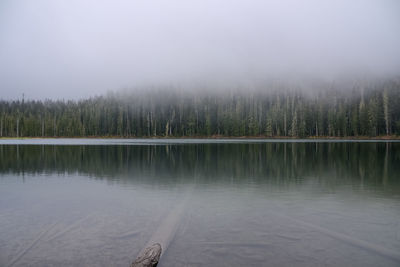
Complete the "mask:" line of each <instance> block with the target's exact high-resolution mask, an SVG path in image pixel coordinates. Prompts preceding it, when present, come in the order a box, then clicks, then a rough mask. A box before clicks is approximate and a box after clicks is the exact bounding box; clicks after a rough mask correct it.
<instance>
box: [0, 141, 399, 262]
mask: <svg viewBox="0 0 400 267" xmlns="http://www.w3.org/2000/svg"><path fill="white" fill-rule="evenodd" d="M157 238H159V239H162V240H163V242H164V243H165V244H167V247H166V250H164V251H163V255H162V257H161V261H160V264H159V266H161V267H163V266H400V143H399V142H386V141H365V142H364V141H323V140H261V139H254V140H240V139H213V140H207V139H198V140H196V139H101V140H100V139H32V140H29V139H21V140H12V139H9V140H0V266H129V264H130V263H131V262H132V261H133V260H134V259H135V258H136V256H137V255H138V253H139V252H140V251H141V250H142V249H143V248H144V247H145V246H146V245H147V244H148V243H149V240H153V239H157Z"/></svg>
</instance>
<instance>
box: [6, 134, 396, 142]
mask: <svg viewBox="0 0 400 267" xmlns="http://www.w3.org/2000/svg"><path fill="white" fill-rule="evenodd" d="M27 139H121V140H124V139H140V140H152V139H160V140H163V139H177V140H178V139H204V140H207V139H210V140H218V139H236V140H254V139H263V140H265V139H270V140H282V139H283V140H355V141H357V140H371V141H373V140H388V141H390V140H400V136H396V135H390V136H386V135H385V136H374V137H369V136H346V137H339V136H307V137H289V136H222V135H212V136H141V137H137V136H56V137H52V136H45V137H38V136H33V137H30V136H24V137H0V140H27Z"/></svg>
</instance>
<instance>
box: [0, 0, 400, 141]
mask: <svg viewBox="0 0 400 267" xmlns="http://www.w3.org/2000/svg"><path fill="white" fill-rule="evenodd" d="M399 10H400V4H399V2H398V1H395V0H383V1H378V0H370V1H343V0H340V1H317V0H308V1H294V0H284V1H258V0H254V1H242V0H233V1H232V0H229V1H228V0H221V1H211V0H205V1H184V2H182V1H176V0H172V1H156V2H154V1H145V2H142V1H122V0H118V1H68V2H63V1H47V0H43V1H35V2H28V1H2V2H1V3H0V58H1V59H2V60H1V61H0V92H1V94H0V100H1V102H0V123H1V124H0V136H2V137H4V136H7V137H23V136H43V137H51V136H54V137H59V136H71V137H72V136H119V137H150V136H166V137H167V136H168V137H171V136H173V137H181V136H208V137H210V136H268V137H272V136H276V137H278V136H279V137H308V136H338V137H346V136H382V135H393V134H399V133H400V119H399V117H400V114H399V108H398V107H399V106H400V101H399V77H400V72H399V70H400V51H399V49H398V47H400V35H399V34H398V33H399V32H400V27H399V25H400V16H399V12H398V11H399Z"/></svg>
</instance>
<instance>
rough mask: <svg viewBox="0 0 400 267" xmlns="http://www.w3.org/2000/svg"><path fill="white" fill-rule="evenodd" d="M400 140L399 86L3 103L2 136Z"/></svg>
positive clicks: (125, 94) (169, 92)
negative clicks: (387, 138) (380, 137)
mask: <svg viewBox="0 0 400 267" xmlns="http://www.w3.org/2000/svg"><path fill="white" fill-rule="evenodd" d="M395 135H400V81H399V80H398V79H390V80H381V81H374V82H368V83H358V84H351V85H348V84H347V85H345V84H340V83H337V84H329V85H326V84H323V85H320V86H319V85H315V84H314V85H313V86H312V87H311V88H308V87H307V86H289V85H284V84H276V83H275V84H272V83H271V84H264V85H263V86H260V88H256V89H254V88H253V89H249V90H244V89H243V88H236V87H235V88H234V89H229V90H212V88H211V89H210V88H208V89H204V90H200V89H196V90H183V89H180V88H161V87H152V88H146V90H145V89H142V90H130V91H129V90H125V91H117V92H109V93H107V94H105V95H102V96H96V97H91V98H88V99H81V100H68V101H66V100H49V99H47V100H44V101H38V100H25V99H23V98H22V99H19V100H14V101H9V100H0V136H1V137H220V136H223V137H244V136H246V137H292V138H305V137H377V136H395Z"/></svg>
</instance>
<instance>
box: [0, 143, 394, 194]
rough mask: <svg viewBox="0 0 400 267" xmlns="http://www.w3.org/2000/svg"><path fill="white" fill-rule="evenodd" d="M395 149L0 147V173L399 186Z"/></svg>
mask: <svg viewBox="0 0 400 267" xmlns="http://www.w3.org/2000/svg"><path fill="white" fill-rule="evenodd" d="M399 160H400V144H397V143H357V142H355V143H341V142H332V143H291V142H288V143H265V144H190V145H189V144H188V145H143V146H51V145H44V146H29V145H26V146H25V145H24V146H22V145H19V146H18V145H1V146H0V173H3V174H4V173H16V174H21V173H29V174H39V173H58V174H64V173H81V174H86V175H89V176H93V177H96V178H101V179H103V178H104V179H112V180H114V179H115V180H119V181H121V182H122V181H125V182H135V181H136V182H137V181H140V182H144V183H159V182H160V183H164V182H167V183H170V182H171V183H172V182H180V183H185V182H188V183H189V182H193V179H196V182H198V183H226V182H227V181H230V182H232V181H234V182H235V183H237V184H240V183H241V182H245V183H249V182H254V183H256V184H259V183H265V184H276V185H282V186H285V185H289V184H301V183H305V182H306V181H313V182H316V183H321V184H325V185H329V184H331V185H332V187H333V186H334V185H337V184H343V183H346V184H351V185H354V186H362V185H363V184H373V185H382V186H387V185H393V184H398V183H399V181H398V180H399V179H398V178H399V177H398V175H397V174H398V173H399V171H400V166H398V165H399V164H396V162H397V163H398V162H399Z"/></svg>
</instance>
